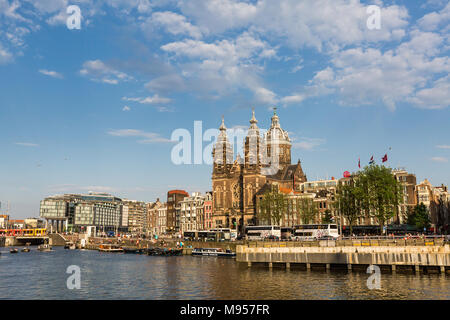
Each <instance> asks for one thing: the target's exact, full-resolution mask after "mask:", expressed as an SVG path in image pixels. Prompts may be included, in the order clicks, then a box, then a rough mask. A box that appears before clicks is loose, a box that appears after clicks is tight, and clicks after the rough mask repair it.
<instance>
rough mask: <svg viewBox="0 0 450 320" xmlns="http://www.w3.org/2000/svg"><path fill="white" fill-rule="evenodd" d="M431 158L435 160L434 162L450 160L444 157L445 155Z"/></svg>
mask: <svg viewBox="0 0 450 320" xmlns="http://www.w3.org/2000/svg"><path fill="white" fill-rule="evenodd" d="M431 160H433V161H434V162H439V163H446V162H448V159H447V158H444V157H433V158H431Z"/></svg>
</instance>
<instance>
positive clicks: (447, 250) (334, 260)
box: [236, 244, 450, 274]
mask: <svg viewBox="0 0 450 320" xmlns="http://www.w3.org/2000/svg"><path fill="white" fill-rule="evenodd" d="M236 261H237V262H244V263H247V265H248V266H251V265H252V264H253V263H258V264H259V263H265V264H266V265H267V264H268V265H269V268H271V267H272V266H273V264H274V263H275V264H284V265H286V268H292V267H293V265H296V264H298V265H306V269H307V270H310V269H311V268H312V266H316V265H317V266H318V265H320V266H321V268H323V266H324V265H325V268H326V270H330V269H331V268H332V267H333V268H334V267H336V266H338V265H342V266H347V270H348V271H350V272H351V271H352V269H353V266H354V268H355V269H356V267H357V266H359V265H361V266H362V265H367V266H368V265H380V266H386V267H385V269H387V270H389V269H391V270H392V272H396V271H397V269H398V268H397V266H405V267H407V268H409V270H411V269H412V270H413V272H415V273H420V272H421V271H424V272H427V270H438V271H440V272H441V273H443V274H445V273H446V267H449V266H450V246H449V245H448V244H446V245H441V246H405V247H381V246H378V247H357V248H355V247H301V248H300V247H250V246H246V245H238V246H237V248H236ZM359 269H360V268H359Z"/></svg>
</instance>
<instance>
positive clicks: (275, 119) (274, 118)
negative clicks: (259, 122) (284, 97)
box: [270, 107, 280, 128]
mask: <svg viewBox="0 0 450 320" xmlns="http://www.w3.org/2000/svg"><path fill="white" fill-rule="evenodd" d="M270 128H280V118H278V115H277V107H273V116H272V124H271V125H270Z"/></svg>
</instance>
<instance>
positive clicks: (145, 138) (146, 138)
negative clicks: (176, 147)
mask: <svg viewBox="0 0 450 320" xmlns="http://www.w3.org/2000/svg"><path fill="white" fill-rule="evenodd" d="M108 134H109V135H111V136H115V137H138V138H141V140H138V143H143V144H147V143H172V142H173V141H172V140H170V139H167V138H164V137H161V136H160V135H159V134H158V133H154V132H145V131H142V130H136V129H120V130H111V131H108Z"/></svg>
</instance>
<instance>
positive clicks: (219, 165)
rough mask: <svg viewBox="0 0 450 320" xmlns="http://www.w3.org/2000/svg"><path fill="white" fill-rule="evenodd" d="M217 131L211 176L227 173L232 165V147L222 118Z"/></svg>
mask: <svg viewBox="0 0 450 320" xmlns="http://www.w3.org/2000/svg"><path fill="white" fill-rule="evenodd" d="M219 130H220V133H219V136H218V137H217V142H216V144H215V145H214V148H213V151H212V156H213V161H214V166H213V176H214V175H221V174H227V173H229V171H230V169H231V167H232V165H233V147H232V146H231V144H230V141H229V140H228V136H227V127H226V126H225V120H224V117H223V116H222V124H221V125H220V128H219Z"/></svg>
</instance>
